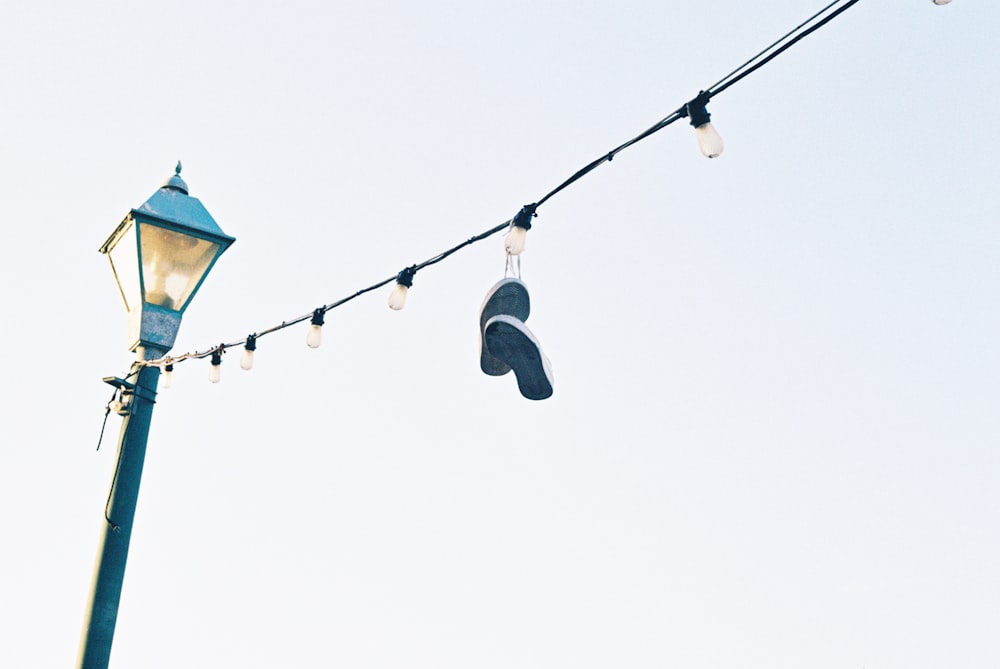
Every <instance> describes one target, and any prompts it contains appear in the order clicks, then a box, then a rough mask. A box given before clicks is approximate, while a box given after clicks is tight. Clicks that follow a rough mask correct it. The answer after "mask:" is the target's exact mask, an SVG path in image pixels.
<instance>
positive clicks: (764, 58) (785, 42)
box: [108, 0, 860, 523]
mask: <svg viewBox="0 0 1000 669" xmlns="http://www.w3.org/2000/svg"><path fill="white" fill-rule="evenodd" d="M841 1H842V0H835V1H834V2H831V3H830V4H828V5H826V6H825V7H823V8H822V9H820V10H819V11H818V12H816V13H815V14H813V15H812V16H810V17H809V18H808V19H806V20H805V21H803V22H802V23H800V24H799V25H797V26H796V27H795V28H793V29H792V30H790V31H789V32H788V33H786V34H785V35H783V36H782V37H781V38H779V39H778V40H776V41H775V42H773V43H772V44H770V45H769V46H768V47H767V48H765V49H764V50H762V51H760V52H759V53H758V54H757V55H755V56H754V57H753V58H751V59H749V60H748V61H746V62H745V63H743V64H742V65H740V66H739V67H737V68H736V69H735V70H733V71H732V72H730V73H729V74H727V75H726V76H724V77H723V78H722V79H720V80H719V81H717V82H716V83H715V84H713V85H712V86H711V87H710V88H708V89H706V90H704V91H702V92H700V93H699V94H698V96H697V97H696V98H695V99H694V100H692V102H695V101H700V102H701V103H702V106H704V103H707V102H708V100H709V99H711V98H712V97H714V96H716V95H719V94H720V93H722V92H723V91H726V90H728V89H729V88H730V87H731V86H733V85H734V84H736V83H738V82H740V81H742V80H743V79H745V78H746V77H747V76H749V75H750V74H752V73H754V72H756V71H757V70H759V69H760V68H761V67H763V66H764V65H766V64H768V63H770V62H771V61H772V60H774V59H775V58H777V57H778V56H779V55H781V54H782V53H784V52H785V51H787V50H788V49H789V48H791V47H792V46H793V45H794V44H796V43H798V42H799V41H800V40H802V39H804V38H805V37H807V36H808V35H811V34H812V33H814V32H816V31H817V30H819V29H820V28H822V27H823V26H825V25H827V24H828V23H829V22H830V21H832V20H833V19H835V18H836V17H837V16H839V15H841V14H842V13H843V12H845V11H846V10H847V9H849V8H851V7H852V6H854V5H856V4H857V3H858V2H860V0H847V1H846V3H845V4H844V5H843V6H842V7H840V8H838V9H837V10H836V11H833V12H831V13H830V14H829V15H827V16H825V17H824V18H823V19H822V20H820V21H818V22H817V23H815V24H814V25H810V23H812V22H813V21H815V20H816V19H817V18H818V17H820V16H822V15H823V14H824V13H826V12H827V11H828V10H830V9H831V8H832V7H834V6H835V5H837V4H839V3H840V2H841ZM806 26H808V27H806ZM779 45H780V46H779ZM776 47H777V48H776ZM689 104H690V103H685V104H684V105H682V106H681V107H679V108H678V109H677V110H675V111H674V112H673V113H671V114H670V115H668V116H666V117H665V118H663V119H662V120H660V121H659V122H657V123H656V124H654V125H653V126H651V127H650V128H648V129H647V130H645V131H643V132H642V133H640V134H638V135H636V136H635V137H633V138H632V139H630V140H628V141H626V142H624V143H623V144H621V145H619V146H617V147H616V148H614V149H611V150H610V151H608V152H607V153H605V154H603V155H602V156H601V157H599V158H597V159H595V160H593V161H592V162H590V163H588V164H587V165H585V166H584V167H582V168H580V169H579V170H577V171H576V172H574V173H573V174H572V175H571V176H570V177H569V178H567V179H566V180H565V181H563V182H562V183H561V184H559V185H558V186H556V187H555V188H554V189H552V190H551V191H549V192H548V193H547V194H546V195H545V196H544V197H542V198H541V199H540V200H538V201H537V202H536V203H535V204H534V205H532V206H533V207H535V208H537V207H539V206H541V205H542V204H543V203H545V202H547V201H548V200H549V199H550V198H552V197H553V196H554V195H556V194H557V193H559V192H561V191H563V190H564V189H566V188H568V187H569V186H571V185H572V184H574V183H576V182H577V181H579V180H580V179H582V178H583V177H584V176H586V175H587V174H589V173H590V172H592V171H594V170H595V169H597V168H598V167H600V166H601V165H603V164H604V163H609V162H611V161H612V160H613V159H614V158H615V156H616V155H618V154H619V153H621V152H622V151H624V150H625V149H628V148H629V147H631V146H633V145H635V144H637V143H638V142H640V141H642V140H644V139H646V138H647V137H649V136H651V135H653V134H655V133H657V132H659V131H660V130H662V129H664V128H666V127H667V126H669V125H671V124H672V123H675V122H676V121H679V120H680V119H682V118H685V117H687V116H688V105H689ZM512 220H513V219H508V220H507V221H505V222H504V223H501V224H500V225H497V226H494V227H492V228H490V229H488V230H485V231H483V232H481V233H479V234H477V235H474V236H472V237H469V238H468V239H466V240H465V241H464V242H462V243H460V244H458V245H456V246H454V247H452V248H450V249H448V250H447V251H443V252H441V253H439V254H437V255H435V256H432V257H431V258H428V259H427V260H424V261H423V262H420V263H417V264H415V265H412V266H410V268H409V269H412V271H414V272H416V271H419V270H421V269H423V268H425V267H430V266H431V265H436V264H437V263H439V262H441V261H443V260H445V259H446V258H448V257H449V256H451V255H452V254H454V253H456V252H458V251H460V250H461V249H463V248H466V247H467V246H470V245H471V244H474V243H475V242H478V241H482V240H484V239H486V238H488V237H491V236H493V235H495V234H496V233H498V232H501V231H503V230H505V229H507V228H508V227H510V226H511V223H512ZM397 276H398V275H393V276H391V277H389V278H388V279H384V280H382V281H379V282H378V283H375V284H372V285H371V286H368V287H367V288H362V289H360V290H358V291H356V292H354V293H352V294H351V295H348V296H346V297H343V298H340V299H339V300H336V301H335V302H331V303H329V304H325V305H323V306H321V307H319V308H318V309H314V310H311V311H310V312H308V313H306V314H303V315H302V316H297V317H295V318H292V319H291V320H286V321H282V322H281V323H280V324H278V325H274V326H272V327H269V328H267V329H264V330H260V331H258V332H256V333H254V334H253V335H252V336H253V337H254V338H255V339H259V338H260V337H263V336H265V335H268V334H272V333H274V332H278V331H280V330H284V329H285V328H288V327H291V326H293V325H297V324H299V323H302V322H304V321H307V320H309V319H311V318H312V317H313V315H314V314H315V313H316V312H317V311H322V312H323V313H326V312H328V311H330V310H332V309H336V308H337V307H339V306H341V305H343V304H346V303H347V302H350V301H351V300H353V299H355V298H357V297H360V296H361V295H364V294H365V293H369V292H371V291H373V290H377V289H379V288H382V287H383V286H386V285H388V284H390V283H393V282H394V281H396V280H397ZM246 342H247V338H246V337H244V338H243V339H240V340H237V341H233V342H230V343H223V344H219V345H216V346H213V347H211V348H209V349H205V350H202V351H198V350H195V351H190V352H188V353H183V354H181V355H171V356H165V357H164V358H160V359H156V360H147V361H142V362H140V363H139V364H140V365H147V366H151V365H159V364H162V363H164V362H165V361H167V360H168V359H169V361H170V363H177V362H181V361H183V360H188V359H202V358H207V357H208V356H210V355H212V354H213V353H221V352H223V351H225V350H226V349H229V348H233V347H236V346H242V345H244V344H246ZM108 522H109V523H110V522H111V521H110V520H109V521H108Z"/></svg>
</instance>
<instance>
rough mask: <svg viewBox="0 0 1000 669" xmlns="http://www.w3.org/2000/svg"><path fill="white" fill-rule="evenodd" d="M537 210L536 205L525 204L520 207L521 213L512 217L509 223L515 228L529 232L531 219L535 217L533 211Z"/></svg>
mask: <svg viewBox="0 0 1000 669" xmlns="http://www.w3.org/2000/svg"><path fill="white" fill-rule="evenodd" d="M537 208H538V205H537V204H526V205H524V206H523V207H521V211H519V212H517V213H516V214H515V215H514V220H513V221H511V225H513V226H514V227H516V228H524V229H525V230H531V219H532V217H534V216H537V214H536V213H535V209H537Z"/></svg>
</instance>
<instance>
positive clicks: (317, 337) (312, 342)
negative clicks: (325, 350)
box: [306, 307, 326, 348]
mask: <svg viewBox="0 0 1000 669" xmlns="http://www.w3.org/2000/svg"><path fill="white" fill-rule="evenodd" d="M325 314H326V310H325V309H323V308H322V307H320V308H319V309H316V310H315V311H313V315H312V323H311V325H310V326H309V334H307V335H306V346H308V347H309V348H319V345H320V344H322V343H323V316H324V315H325Z"/></svg>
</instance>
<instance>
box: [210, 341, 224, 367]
mask: <svg viewBox="0 0 1000 669" xmlns="http://www.w3.org/2000/svg"><path fill="white" fill-rule="evenodd" d="M223 350H224V349H223V348H222V347H221V346H220V347H219V348H217V349H215V350H214V351H212V365H213V366H215V367H218V366H219V365H221V364H222V351H223Z"/></svg>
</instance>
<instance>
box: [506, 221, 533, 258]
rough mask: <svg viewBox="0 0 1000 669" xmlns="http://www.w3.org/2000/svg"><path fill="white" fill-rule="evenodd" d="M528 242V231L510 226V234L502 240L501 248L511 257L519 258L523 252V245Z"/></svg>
mask: <svg viewBox="0 0 1000 669" xmlns="http://www.w3.org/2000/svg"><path fill="white" fill-rule="evenodd" d="M527 241H528V231H527V230H526V229H524V228H522V227H520V226H517V225H512V226H511V228H510V232H508V233H507V236H506V237H505V238H504V240H503V247H504V250H506V251H507V253H509V254H511V255H512V256H519V255H521V253H522V252H523V251H524V244H525V242H527Z"/></svg>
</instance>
